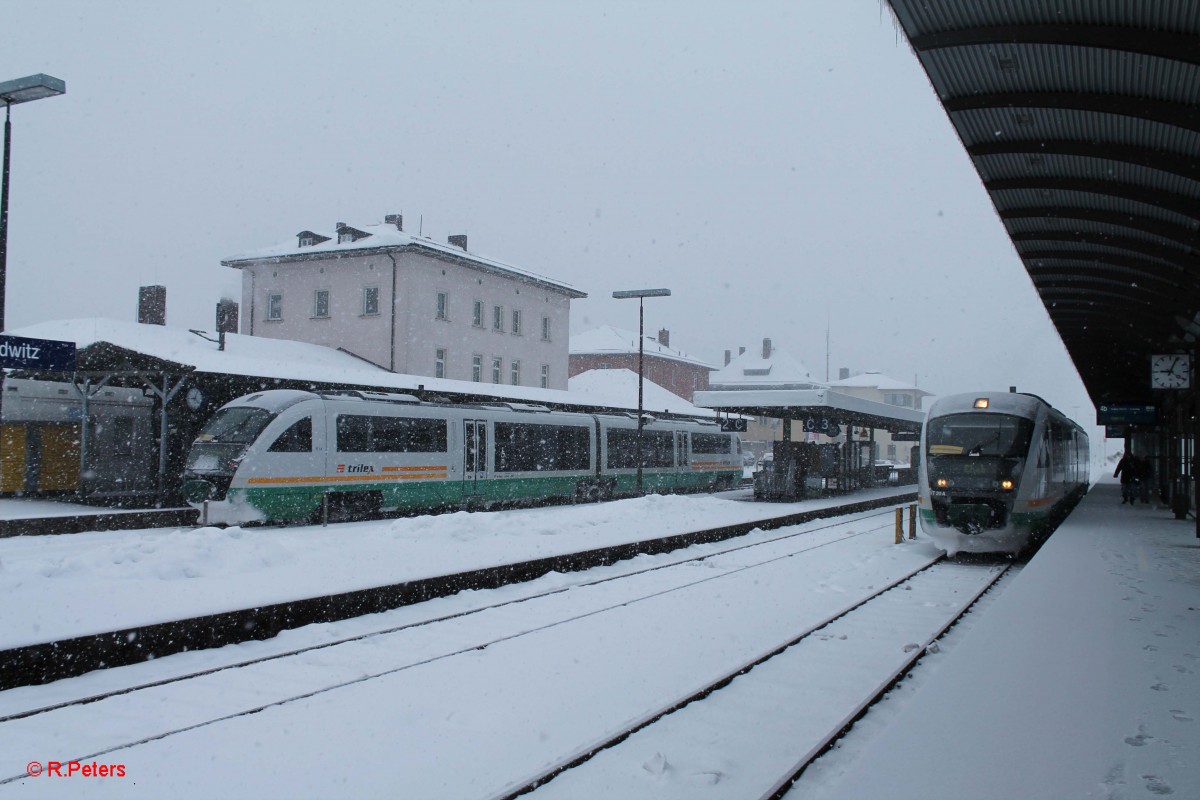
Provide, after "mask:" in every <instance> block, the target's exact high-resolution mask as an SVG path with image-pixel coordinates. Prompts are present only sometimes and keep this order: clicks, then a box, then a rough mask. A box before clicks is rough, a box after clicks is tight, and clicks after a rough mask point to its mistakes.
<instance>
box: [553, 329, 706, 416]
mask: <svg viewBox="0 0 1200 800" xmlns="http://www.w3.org/2000/svg"><path fill="white" fill-rule="evenodd" d="M670 336H671V334H670V332H669V331H667V330H660V331H659V332H658V337H657V338H655V337H652V336H646V337H644V339H643V342H642V348H641V353H642V359H643V365H642V374H643V375H644V376H645V378H646V380H649V381H653V382H654V383H657V384H658V385H659V386H662V387H663V388H664V389H667V390H668V391H670V392H673V393H674V394H676V395H678V396H679V397H682V398H683V399H684V400H688V401H689V402H690V401H691V399H692V397H693V395H694V394H695V393H696V392H702V391H704V390H706V389H708V387H709V373H711V372H712V371H713V370H714V369H716V368H715V367H713V366H712V365H711V364H709V363H707V362H705V361H702V360H700V359H698V358H693V357H692V356H689V355H688V354H687V353H684V352H683V351H681V350H677V349H675V348H673V347H671V345H670V342H671V338H670ZM638 354H639V351H638V334H636V333H634V332H633V331H627V330H624V329H622V328H614V327H612V326H611V325H604V326H601V327H599V328H593V329H592V330H589V331H584V332H583V333H577V334H575V335H574V336H572V337H571V341H570V375H571V377H575V376H576V375H579V374H581V373H584V372H587V371H589V370H606V369H617V370H630V371H631V372H633V373H634V374H635V375H636V374H637V372H638Z"/></svg>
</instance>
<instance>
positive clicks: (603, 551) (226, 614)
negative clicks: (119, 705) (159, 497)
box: [0, 495, 913, 690]
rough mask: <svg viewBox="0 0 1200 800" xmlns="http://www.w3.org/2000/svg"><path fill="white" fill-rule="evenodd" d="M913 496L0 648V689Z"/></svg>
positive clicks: (886, 504) (256, 637)
mask: <svg viewBox="0 0 1200 800" xmlns="http://www.w3.org/2000/svg"><path fill="white" fill-rule="evenodd" d="M912 497H913V496H911V495H896V496H890V497H882V498H873V499H869V500H859V501H854V502H850V503H846V504H842V505H839V506H831V507H825V508H819V509H814V510H811V511H802V512H798V513H792V514H786V515H782V516H779V517H774V518H769V519H763V520H755V521H752V522H745V523H736V524H732V525H723V526H718V527H709V528H705V529H702V530H695V531H690V532H687V533H679V534H674V535H670V536H663V537H658V538H650V539H645V540H643V541H635V542H628V543H623V544H617V545H609V546H606V547H597V548H594V549H591V550H583V551H580V552H572V553H564V554H561V555H555V556H550V557H546V558H536V559H532V560H527V561H517V562H513V563H508V564H499V565H496V566H490V567H485V568H481V569H473V570H470V571H466V572H456V573H452V574H441V575H437V574H434V575H431V576H429V577H423V578H420V579H417V580H408V581H404V582H402V583H392V584H388V585H384V586H374V587H371V588H367V589H358V590H354V591H345V592H337V593H333V594H321V595H320V596H316V597H297V598H295V599H289V600H287V601H286V602H278V603H269V604H264V603H253V604H250V603H247V606H248V607H243V608H241V609H239V610H234V611H223V612H220V613H215V614H208V615H205V616H198V617H190V618H186V619H177V620H174V621H171V622H161V623H156V624H152V625H143V626H140V627H132V628H125V629H121V630H110V631H106V632H103V633H96V634H90V635H87V636H77V637H74V638H69V639H59V640H56V641H47V642H43V643H39V644H31V645H26V646H21V647H14V648H10V649H4V650H0V690H4V689H9V688H13V687H17V686H25V685H30V684H39V683H48V682H50V681H55V680H59V679H62V678H70V677H74V676H77V675H81V674H83V673H86V672H88V671H91V670H95V669H100V668H102V667H112V666H123V665H128V664H136V663H139V662H143V661H148V660H152V659H158V658H162V657H164V656H168V655H172V654H174V653H179V652H185V651H189V650H200V649H208V648H215V647H220V646H223V645H227V644H234V643H238V642H245V641H251V640H261V639H267V638H270V637H272V636H275V635H276V634H278V633H279V632H281V631H284V630H289V629H293V628H297V627H300V626H304V625H309V624H313V623H322V622H334V621H338V620H345V619H351V618H354V617H359V616H362V615H364V614H371V613H377V612H381V611H388V610H391V609H395V608H399V607H402V606H406V605H411V604H414V603H421V602H424V601H426V600H430V599H433V598H437V597H445V596H448V595H453V594H456V593H458V592H461V591H464V590H467V589H494V588H498V587H501V586H507V585H509V584H514V583H521V582H525V581H530V580H534V579H536V578H538V577H540V576H542V575H546V574H549V573H555V572H576V571H581V570H587V569H591V568H594V567H597V566H603V565H609V564H615V563H617V562H620V561H623V560H627V559H631V558H634V557H635V556H639V555H655V554H661V553H668V552H672V551H675V550H679V549H681V548H685V547H688V546H691V545H695V544H702V543H710V542H720V541H724V540H728V539H733V538H735V537H738V536H742V535H744V534H746V533H749V532H750V531H752V530H755V529H760V530H775V529H778V528H782V527H786V526H793V525H800V524H804V523H809V522H813V521H815V520H820V519H827V518H831V517H838V516H843V515H848V514H854V513H858V512H862V511H868V510H871V509H875V508H880V507H890V506H892V505H894V504H896V503H900V502H907V501H908V500H910V499H911V498H912Z"/></svg>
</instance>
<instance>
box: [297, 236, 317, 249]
mask: <svg viewBox="0 0 1200 800" xmlns="http://www.w3.org/2000/svg"><path fill="white" fill-rule="evenodd" d="M314 244H316V242H314V241H313V238H312V237H311V236H301V237H300V246H301V247H312V246H313V245H314Z"/></svg>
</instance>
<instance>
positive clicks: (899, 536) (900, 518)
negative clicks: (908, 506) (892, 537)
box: [896, 508, 904, 544]
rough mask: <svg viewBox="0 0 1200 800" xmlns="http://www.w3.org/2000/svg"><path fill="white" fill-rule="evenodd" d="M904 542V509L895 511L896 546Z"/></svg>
mask: <svg viewBox="0 0 1200 800" xmlns="http://www.w3.org/2000/svg"><path fill="white" fill-rule="evenodd" d="M903 541H904V509H903V508H897V509H896V544H901V543H902V542H903Z"/></svg>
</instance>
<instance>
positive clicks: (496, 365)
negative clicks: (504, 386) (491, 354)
mask: <svg viewBox="0 0 1200 800" xmlns="http://www.w3.org/2000/svg"><path fill="white" fill-rule="evenodd" d="M503 366H504V362H503V360H502V359H499V358H493V359H492V383H499V382H500V370H501V369H502V368H503Z"/></svg>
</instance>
